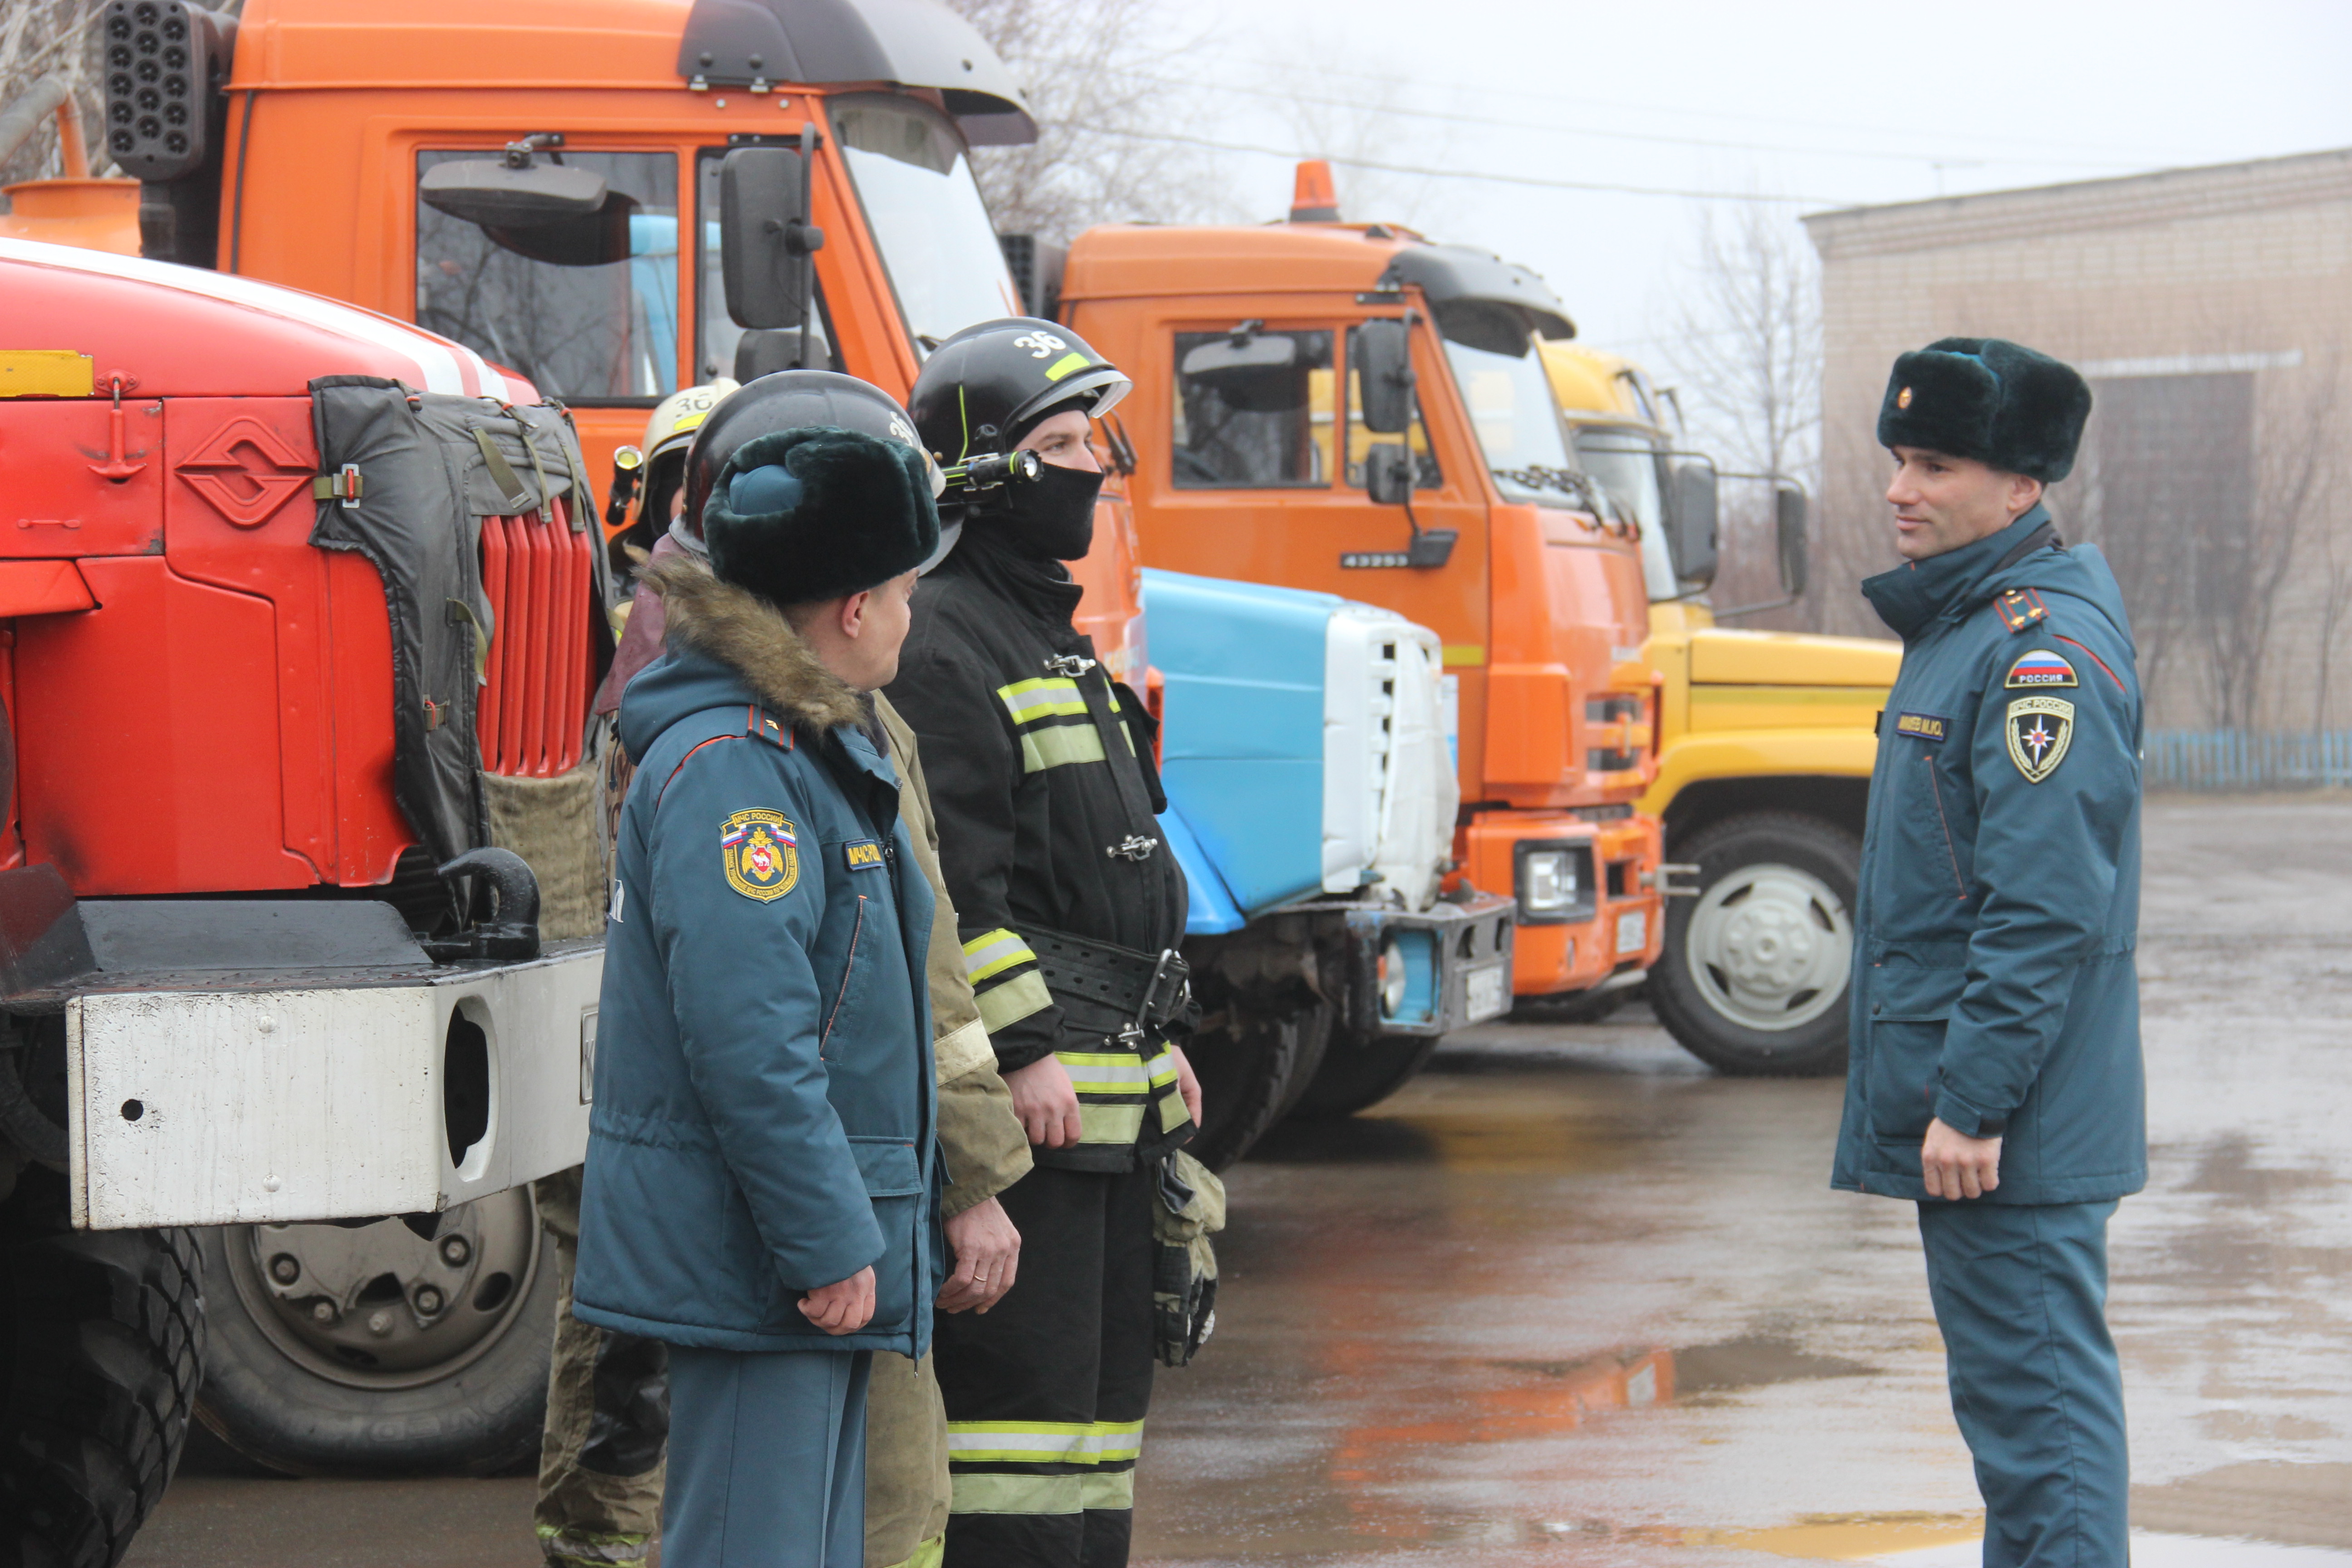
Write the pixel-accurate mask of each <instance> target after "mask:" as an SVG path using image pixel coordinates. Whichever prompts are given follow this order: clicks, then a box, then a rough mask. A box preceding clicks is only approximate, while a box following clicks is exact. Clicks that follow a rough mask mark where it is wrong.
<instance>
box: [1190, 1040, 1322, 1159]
mask: <svg viewBox="0 0 2352 1568" xmlns="http://www.w3.org/2000/svg"><path fill="white" fill-rule="evenodd" d="M1226 1017H1227V1019H1228V1022H1227V1023H1225V1024H1224V1025H1223V1026H1220V1027H1218V1028H1215V1029H1205V1030H1202V1032H1201V1033H1199V1034H1196V1035H1194V1036H1193V1037H1192V1039H1191V1040H1190V1041H1188V1042H1187V1043H1186V1044H1185V1047H1184V1054H1185V1056H1186V1057H1187V1058H1190V1059H1191V1061H1192V1070H1193V1072H1194V1073H1195V1074H1197V1075H1198V1076H1199V1078H1200V1079H1201V1102H1202V1103H1201V1123H1202V1125H1201V1131H1200V1135H1199V1136H1198V1137H1196V1138H1194V1139H1193V1140H1192V1144H1191V1146H1190V1148H1189V1150H1188V1152H1190V1153H1191V1154H1192V1157H1193V1158H1194V1159H1196V1160H1198V1161H1200V1162H1201V1163H1202V1164H1204V1165H1206V1166H1208V1167H1209V1169H1211V1170H1212V1171H1222V1170H1223V1169H1224V1168H1225V1167H1227V1166H1228V1165H1231V1164H1233V1163H1234V1162H1236V1161H1238V1160H1239V1159H1241V1157H1242V1156H1243V1155H1244V1154H1246V1153H1248V1152H1250V1149H1251V1147H1252V1146H1253V1145H1254V1144H1255V1143H1256V1142H1257V1141H1258V1140H1259V1139H1260V1138H1262V1137H1264V1136H1265V1133H1266V1131H1267V1130H1268V1129H1270V1128H1272V1127H1273V1126H1274V1124H1275V1123H1276V1122H1277V1121H1281V1120H1282V1119H1283V1117H1284V1116H1285V1115H1286V1113H1287V1112H1288V1111H1289V1110H1290V1108H1291V1106H1292V1105H1294V1104H1295V1103H1297V1100H1298V1097H1299V1095H1300V1094H1301V1093H1303V1092H1305V1090H1306V1088H1307V1084H1308V1083H1309V1082H1311V1081H1312V1080H1313V1079H1314V1077H1315V1070H1316V1068H1317V1066H1318V1064H1320V1063H1321V1061H1322V1060H1323V1054H1324V1046H1325V1043H1326V1042H1327V1041H1328V1040H1329V1038H1330V1037H1331V1009H1330V1007H1329V1006H1328V1005H1326V1004H1320V1003H1318V1004H1316V1005H1312V1006H1307V1007H1302V1008H1299V1009H1297V1011H1295V1012H1289V1013H1278V1014H1259V1013H1252V1012H1245V1011H1243V1010H1241V1009H1240V1008H1238V1007H1234V1008H1230V1009H1229V1010H1228V1012H1227V1014H1226Z"/></svg>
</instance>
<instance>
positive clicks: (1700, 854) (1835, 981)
mask: <svg viewBox="0 0 2352 1568" xmlns="http://www.w3.org/2000/svg"><path fill="white" fill-rule="evenodd" d="M1540 352H1541V353H1542V355H1543V362H1544V369H1545V372H1546V374H1547V375H1548V376H1549V381H1550V384H1551V388H1552V392H1553V395H1555V396H1556V397H1557V398H1558V399H1559V406H1560V411H1561V414H1562V416H1564V417H1565V418H1566V420H1567V422H1568V425H1569V427H1570V431H1571V432H1572V433H1573V436H1574V439H1575V442H1576V448H1577V454H1578V457H1579V458H1580V461H1581V462H1582V463H1583V465H1584V468H1585V469H1586V470H1587V471H1588V472H1589V473H1591V475H1592V476H1593V478H1594V479H1596V480H1597V481H1598V482H1599V483H1600V484H1601V487H1602V488H1603V489H1604V490H1605V491H1606V492H1607V496H1608V500H1609V503H1610V505H1611V506H1612V508H1613V509H1614V510H1616V511H1617V512H1618V513H1619V514H1620V515H1622V517H1623V518H1624V519H1625V520H1626V521H1627V522H1628V523H1629V524H1630V525H1631V526H1632V527H1633V528H1634V529H1635V530H1637V531H1638V532H1639V535H1640V539H1641V550H1642V573H1643V583H1644V585H1645V587H1646V590H1647V592H1648V595H1649V599H1650V635H1649V638H1648V640H1647V641H1646V642H1645V643H1644V644H1643V657H1644V658H1645V659H1646V660H1647V661H1648V662H1649V664H1650V665H1651V666H1653V667H1654V668H1656V669H1657V670H1658V671H1659V673H1660V674H1661V675H1662V676H1663V677H1664V685H1663V686H1662V687H1661V688H1660V692H1659V697H1660V701H1659V754H1658V771H1657V775H1656V777H1655V779H1654V781H1653V782H1652V783H1651V784H1650V786H1649V788H1648V789H1647V790H1646V791H1645V792H1644V794H1643V797H1642V807H1643V810H1644V811H1647V812H1650V813H1654V815H1655V816H1658V817H1659V818H1660V819H1661V820H1662V821H1663V822H1664V825H1665V833H1666V853H1667V855H1668V856H1669V857H1670V858H1672V859H1674V860H1675V861H1676V862H1677V863H1680V864H1683V865H1686V866H1689V867H1691V868H1693V869H1692V870H1691V871H1690V872H1688V873H1686V875H1687V876H1688V877H1689V878H1690V879H1692V881H1693V883H1694V888H1693V893H1694V896H1693V897H1691V898H1688V899H1677V900H1675V901H1674V903H1673V905H1672V906H1671V907H1670V910H1669V914H1668V918H1667V921H1666V931H1665V936H1666V951H1665V954H1664V958H1663V959H1662V960H1661V961H1660V963H1659V964H1658V967H1657V968H1656V970H1654V972H1653V973H1652V974H1651V977H1650V984H1649V994H1650V998H1651V1001H1652V1004H1653V1005H1654V1007H1655V1008H1656V1011H1657V1013H1658V1016H1659V1018H1660V1020H1661V1021H1662V1022H1664V1024H1665V1025H1666V1026H1667V1027H1668V1028H1669V1029H1670V1030H1672V1031H1673V1032H1674V1034H1675V1038H1677V1039H1678V1040H1680V1041H1681V1042H1682V1043H1683V1045H1684V1046H1685V1047H1687V1048H1689V1049H1690V1050H1691V1051H1692V1052H1693V1053H1694V1054H1696V1056H1698V1057H1699V1058H1702V1059H1703V1060H1706V1061H1707V1062H1709V1063H1711V1064H1712V1065H1714V1066H1716V1067H1717V1068H1721V1069H1722V1070H1724V1071H1727V1072H1734V1073H1769V1074H1789V1073H1814V1072H1834V1071H1838V1070H1841V1069H1842V1068H1843V1063H1844V1059H1845V1034H1846V1014H1845V996H1846V987H1847V979H1848V970H1849V969H1850V967H1851V965H1852V963H1853V896H1854V879H1855V875H1856V872H1857V870H1858V868H1859V866H1860V861H1861V853H1862V847H1861V846H1862V839H1861V836H1862V821H1863V805H1864V798H1865V796H1866V795H1867V792H1868V786H1869V780H1870V771H1871V766H1872V763H1873V759H1874V756H1875V753H1876V750H1877V740H1876V736H1875V733H1874V724H1875V721H1876V718H1877V714H1878V711H1879V710H1880V709H1882V708H1884V707H1885V700H1886V693H1887V689H1889V688H1890V687H1891V686H1893V684H1894V682H1895V669H1896V667H1897V666H1898V665H1899V664H1900V663H1901V659H1902V650H1901V648H1900V647H1899V646H1898V645H1896V644H1895V643H1892V642H1874V641H1869V640H1866V639H1864V638H1860V637H1818V636H1813V635H1810V634H1806V633H1800V632H1766V631H1748V630H1745V629H1741V628H1738V627H1733V626H1722V625H1718V624H1717V621H1718V616H1724V615H1729V616H1738V615H1741V614H1748V613H1753V612H1754V611H1755V610H1757V609H1760V608H1771V607H1776V605H1775V603H1774V602H1769V601H1768V602H1766V603H1764V604H1761V605H1746V606H1738V605H1735V606H1729V607H1728V608H1727V609H1726V610H1724V611H1717V609H1715V608H1714V607H1713V606H1712V605H1711V604H1710V602H1709V597H1708V593H1707V590H1708V588H1709V586H1710V584H1712V583H1713V581H1714V579H1715V575H1716V547H1715V541H1714V537H1713V536H1714V532H1715V521H1716V519H1715V505H1716V501H1715V498H1716V495H1717V479H1718V478H1720V479H1722V480H1723V481H1724V482H1725V489H1724V493H1725V494H1727V495H1730V496H1734V497H1738V498H1740V499H1743V500H1748V499H1752V500H1756V501H1757V502H1758V503H1759V504H1757V505H1756V506H1754V507H1752V508H1751V510H1753V511H1754V512H1755V513H1756V514H1757V515H1756V516H1755V517H1754V518H1753V519H1752V521H1753V522H1754V523H1756V524H1758V525H1759V527H1758V528H1757V529H1756V530H1754V531H1759V532H1760V531H1764V530H1766V529H1769V532H1770V534H1771V535H1772V543H1773V545H1774V547H1775V550H1776V553H1777V555H1778V557H1779V561H1778V564H1779V566H1780V578H1781V585H1782V587H1783V589H1784V591H1785V592H1786V594H1787V597H1784V598H1783V599H1781V600H1780V601H1778V603H1780V604H1785V603H1789V602H1791V601H1792V600H1793V598H1794V597H1795V596H1796V595H1798V594H1801V592H1802V590H1803V579H1804V556H1803V551H1804V540H1803V534H1802V499H1803V498H1802V492H1801V489H1797V488H1796V484H1795V481H1794V480H1792V479H1788V478H1787V477H1786V476H1780V475H1722V476H1717V475H1716V474H1715V473H1714V471H1713V465H1712V463H1711V462H1710V461H1709V460H1708V459H1706V458H1703V457H1698V456H1696V455H1694V454H1691V453H1688V452H1683V451H1677V450H1676V445H1677V443H1676V441H1675V426H1677V425H1678V424H1679V418H1678V416H1677V415H1676V414H1675V412H1674V406H1673V403H1672V400H1671V399H1670V398H1669V397H1667V396H1666V395H1663V394H1661V393H1660V392H1659V390H1658V389H1657V388H1656V387H1654V385H1653V384H1651V382H1650V379H1649V377H1648V376H1647V374H1644V373H1643V370H1642V369H1641V367H1640V366H1638V365H1636V364H1634V363H1633V362H1631V361H1629V360H1626V359H1623V358H1621V357H1619V356H1618V355H1615V354H1612V353H1606V352H1604V351H1601V350H1599V349H1592V348H1588V347H1585V346H1583V345H1581V344H1577V343H1566V342H1547V343H1545V344H1543V345H1542V347H1541V350H1540ZM1742 484H1746V485H1748V487H1750V488H1748V489H1746V490H1745V491H1742V490H1740V489H1734V488H1732V487H1735V486H1739V485H1742ZM1758 487H1761V488H1758ZM1767 497H1769V500H1770V501H1771V503H1772V507H1773V510H1772V512H1771V513H1770V514H1769V517H1768V516H1767V514H1766V513H1765V511H1764V507H1763V505H1762V504H1761V503H1762V501H1763V500H1764V499H1765V498H1767ZM1792 503H1793V504H1792Z"/></svg>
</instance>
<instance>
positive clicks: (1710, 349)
mask: <svg viewBox="0 0 2352 1568" xmlns="http://www.w3.org/2000/svg"><path fill="white" fill-rule="evenodd" d="M1673 321H1674V329H1673V331H1674V339H1673V347H1672V349H1671V350H1670V351H1669V363H1671V365H1672V368H1673V372H1674V374H1675V378H1676V380H1677V381H1678V383H1679V386H1678V401H1680V402H1681V403H1682V405H1683V407H1684V410H1685V414H1686V415H1687V416H1688V417H1689V420H1690V423H1691V426H1692V427H1693V436H1694V437H1695V439H1696V441H1697V442H1698V444H1699V445H1700V446H1702V447H1705V448H1706V449H1707V450H1709V451H1710V452H1711V453H1712V455H1713V456H1714V457H1715V458H1716V459H1717V462H1718V464H1720V466H1721V467H1723V468H1725V469H1727V470H1729V471H1733V472H1746V473H1750V474H1779V475H1786V476H1788V477H1789V478H1791V479H1798V480H1800V481H1801V482H1802V483H1803V484H1804V485H1805V487H1806V489H1809V490H1811V491H1812V492H1813V493H1815V494H1816V495H1818V494H1819V493H1820V489H1821V485H1820V473H1821V408H1822V310H1821V273H1820V264H1819V262H1818V261H1817V259H1816V258H1815V257H1814V254H1813V249H1812V247H1811V244H1810V243H1808V241H1807V240H1806V238H1805V237H1804V233H1803V231H1802V230H1801V229H1800V228H1799V227H1798V226H1797V225H1796V224H1795V223H1794V222H1793V221H1791V220H1790V217H1789V216H1788V215H1787V214H1786V213H1785V212H1782V211H1779V210H1777V209H1776V208H1775V207H1774V206H1773V205H1770V204H1768V203H1764V202H1746V203H1741V204H1738V205H1730V206H1723V205H1715V206H1709V207H1706V208H1705V209H1704V210H1703V212H1702V214H1701V216H1700V219H1699V225H1698V234H1697V241H1696V248H1695V254H1694V256H1693V258H1692V260H1691V261H1690V263H1689V264H1688V265H1687V266H1686V267H1685V268H1684V276H1683V279H1682V282H1681V285H1680V288H1679V291H1678V293H1677V297H1676V300H1675V310H1674V316H1673ZM1722 495H1723V526H1722V535H1723V544H1724V567H1723V572H1722V574H1721V576H1720V578H1719V580H1718V585H1717V591H1716V594H1715V595H1714V596H1715V598H1716V599H1717V601H1718V602H1719V603H1722V604H1726V605H1728V604H1732V603H1735V602H1737V603H1748V604H1755V603H1761V602H1763V601H1765V600H1767V599H1770V598H1776V597H1778V596H1779V589H1778V583H1777V577H1776V574H1775V572H1774V570H1773V566H1772V563H1773V560H1774V556H1773V552H1772V548H1771V539H1772V527H1773V523H1772V515H1773V508H1772V498H1771V487H1770V486H1769V485H1766V484H1760V483H1756V482H1752V481H1750V482H1738V481H1735V482H1733V483H1730V484H1728V485H1727V486H1726V487H1725V488H1724V489H1723V492H1722ZM1820 575H1821V574H1819V573H1816V574H1815V577H1816V580H1819V578H1820ZM1804 618H1806V617H1804V616H1801V615H1800V614H1798V613H1797V612H1794V611H1790V612H1783V613H1781V614H1780V616H1778V617H1777V619H1779V620H1780V621H1784V622H1797V621H1800V620H1802V619H1804Z"/></svg>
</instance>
